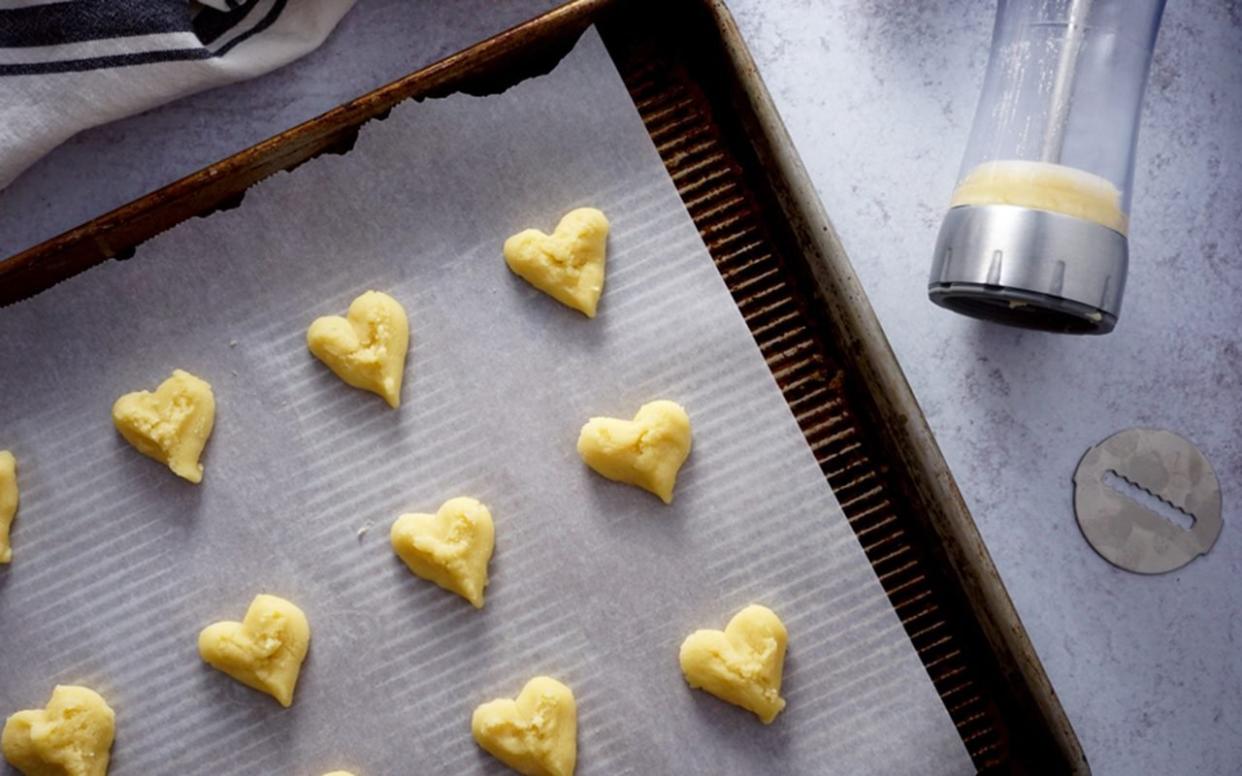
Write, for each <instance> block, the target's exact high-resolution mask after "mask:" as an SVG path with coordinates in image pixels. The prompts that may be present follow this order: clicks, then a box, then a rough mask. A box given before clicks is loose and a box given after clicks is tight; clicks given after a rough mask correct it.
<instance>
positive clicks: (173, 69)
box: [0, 0, 354, 188]
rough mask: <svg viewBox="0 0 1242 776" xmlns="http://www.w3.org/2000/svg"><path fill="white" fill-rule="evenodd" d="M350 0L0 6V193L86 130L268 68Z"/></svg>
mask: <svg viewBox="0 0 1242 776" xmlns="http://www.w3.org/2000/svg"><path fill="white" fill-rule="evenodd" d="M353 4H354V0H202V2H189V0H0V188H3V187H4V186H7V185H8V184H9V183H10V182H11V181H12V180H13V179H14V178H16V177H17V176H18V175H19V174H20V173H21V172H22V171H23V170H25V169H26V168H27V167H29V166H30V165H31V164H33V163H34V162H35V160H37V159H38V158H39V157H41V156H43V155H44V154H46V153H47V152H48V151H50V150H52V149H53V148H55V147H56V146H58V145H60V144H61V143H63V142H64V141H66V140H68V139H69V138H70V137H72V136H73V135H74V134H76V133H77V132H79V131H81V130H83V129H86V128H88V127H93V126H97V125H99V124H104V123H107V122H109V121H114V120H116V119H119V118H122V117H124V116H129V115H132V114H135V113H140V112H142V111H144V110H148V109H150V108H153V107H155V106H156V105H160V104H162V103H165V102H169V101H171V100H175V99H177V98H178V97H183V96H185V95H187V94H192V93H194V92H198V91H202V90H204V89H210V88H211V87H213V86H219V85H221V84H226V83H231V82H233V81H239V80H242V79H246V78H251V77H253V76H256V75H261V74H263V73H266V72H268V71H270V70H274V69H276V68H278V67H280V66H281V65H284V64H286V63H288V62H291V61H293V60H294V59H297V58H298V57H300V56H302V55H303V54H305V53H307V52H309V51H311V50H313V49H314V48H315V47H317V46H318V45H319V44H320V43H322V42H323V41H324V39H325V38H327V36H328V34H329V33H330V32H331V31H332V29H333V28H334V27H335V26H336V23H337V22H338V21H340V19H341V17H342V16H344V15H345V13H346V12H347V11H348V10H349V9H350V8H351V7H352V6H353Z"/></svg>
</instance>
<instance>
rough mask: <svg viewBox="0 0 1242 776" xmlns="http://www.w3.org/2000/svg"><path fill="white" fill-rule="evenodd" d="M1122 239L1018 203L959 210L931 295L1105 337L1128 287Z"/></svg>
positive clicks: (937, 261) (944, 239) (949, 303)
mask: <svg viewBox="0 0 1242 776" xmlns="http://www.w3.org/2000/svg"><path fill="white" fill-rule="evenodd" d="M1128 264H1129V248H1128V241H1127V240H1126V237H1125V235H1122V234H1120V233H1119V232H1115V231H1113V230H1112V229H1109V228H1108V227H1106V226H1101V225H1100V224H1097V223H1095V222H1093V221H1087V220H1084V219H1081V218H1075V217H1073V216H1068V215H1062V214H1060V213H1052V212H1048V211H1045V210H1035V209H1032V208H1027V207H1019V206H1016V205H964V206H960V207H955V208H952V209H951V210H949V211H948V213H947V214H946V215H945V218H944V221H943V223H942V224H941V227H940V236H939V237H938V238H937V240H936V249H935V252H934V254H933V257H932V270H931V276H930V279H929V282H928V286H927V293H928V296H929V297H930V298H931V300H932V301H933V302H935V303H936V304H937V305H940V306H941V307H944V308H947V309H950V310H954V311H956V312H959V313H963V314H965V315H969V316H972V317H975V318H982V319H985V320H990V321H996V322H998V323H1007V324H1011V325H1017V326H1022V327H1025V328H1033V329H1041V330H1044V331H1055V332H1065V333H1081V334H1106V333H1108V332H1110V331H1112V330H1113V327H1114V326H1116V325H1117V316H1118V315H1119V314H1120V313H1121V298H1122V295H1123V293H1124V292H1125V286H1126V268H1127V265H1128Z"/></svg>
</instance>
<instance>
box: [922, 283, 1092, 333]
mask: <svg viewBox="0 0 1242 776" xmlns="http://www.w3.org/2000/svg"><path fill="white" fill-rule="evenodd" d="M927 296H928V297H929V298H930V299H931V300H932V302H933V303H935V304H937V305H939V306H940V307H943V308H945V309H946V310H952V311H953V312H956V313H961V314H962V315H968V316H970V317H971V318H978V319H980V320H984V321H991V322H993V323H1003V324H1005V325H1006V326H1017V327H1019V328H1023V329H1035V330H1037V331H1051V332H1056V333H1058V334H1107V333H1109V332H1110V331H1112V330H1113V327H1114V326H1116V325H1117V316H1115V315H1113V314H1111V313H1107V312H1105V311H1103V310H1101V309H1099V308H1098V307H1092V306H1091V305H1085V304H1082V303H1081V302H1074V301H1071V300H1069V299H1063V298H1061V297H1059V296H1050V295H1048V294H1040V293H1037V292H1034V291H1023V290H1021V289H1017V288H1006V287H1004V286H989V285H984V284H981V283H932V284H931V285H929V286H928V287H927Z"/></svg>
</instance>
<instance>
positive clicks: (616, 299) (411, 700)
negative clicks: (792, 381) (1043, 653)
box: [0, 30, 973, 776]
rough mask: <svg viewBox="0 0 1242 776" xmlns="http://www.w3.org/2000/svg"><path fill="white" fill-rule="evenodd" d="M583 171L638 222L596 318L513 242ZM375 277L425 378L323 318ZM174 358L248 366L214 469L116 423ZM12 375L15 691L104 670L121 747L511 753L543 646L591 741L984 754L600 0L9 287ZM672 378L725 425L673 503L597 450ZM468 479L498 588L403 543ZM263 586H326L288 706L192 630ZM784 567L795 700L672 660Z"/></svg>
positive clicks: (892, 755)
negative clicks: (723, 264)
mask: <svg viewBox="0 0 1242 776" xmlns="http://www.w3.org/2000/svg"><path fill="white" fill-rule="evenodd" d="M583 205H591V206H595V207H599V208H601V209H602V210H604V212H605V213H607V214H608V216H609V218H610V219H611V221H612V234H611V236H610V240H609V258H608V277H607V281H606V286H605V292H604V296H603V299H602V301H601V305H600V314H599V316H598V317H597V318H596V319H595V320H587V319H585V318H583V317H582V316H580V315H579V314H578V313H575V312H573V311H571V310H568V309H567V308H564V307H562V306H560V305H558V304H557V303H556V302H554V301H553V300H551V299H550V298H549V297H547V296H545V295H543V294H541V293H539V292H537V291H535V290H534V289H533V288H531V287H530V286H528V285H526V284H525V283H523V282H522V281H520V280H518V279H517V278H515V277H514V276H512V275H511V274H510V273H509V272H508V270H507V269H506V268H505V266H504V263H503V261H502V259H501V256H500V245H501V243H502V242H503V240H504V239H505V237H507V236H508V235H510V234H512V233H514V232H516V231H518V230H520V229H522V228H525V227H528V226H537V227H539V228H542V229H545V230H550V229H551V228H552V227H553V226H554V225H555V222H556V220H557V219H558V218H559V217H560V215H561V214H563V213H564V212H566V211H568V210H569V209H571V208H573V207H577V206H583ZM370 288H375V289H380V290H384V291H386V292H388V293H391V294H392V295H393V296H395V297H396V298H397V299H399V300H400V301H401V302H402V303H403V304H404V305H405V308H406V310H407V312H408V314H409V317H410V323H411V334H412V345H411V351H410V355H409V361H408V365H407V371H406V383H405V387H404V390H403V401H404V403H403V406H402V408H401V409H400V410H399V411H395V412H394V411H391V410H389V409H387V408H386V406H385V405H384V404H383V402H382V400H380V399H379V398H378V397H376V396H374V395H371V394H367V393H364V392H360V391H357V390H354V389H351V388H348V387H347V386H345V385H344V384H343V383H342V382H340V381H339V380H338V379H337V378H335V377H334V376H333V375H332V374H331V373H330V372H328V370H327V369H326V368H324V367H323V366H322V365H321V364H320V363H318V362H317V361H315V360H314V359H313V358H312V357H310V355H309V354H308V353H307V352H306V348H305V330H306V326H307V325H308V324H309V323H310V321H311V320H312V319H314V318H315V317H316V316H319V315H323V314H330V313H336V314H342V313H343V312H344V310H345V308H346V307H347V306H348V304H349V302H350V300H351V299H352V298H353V297H354V296H355V295H357V294H359V293H361V292H362V291H365V290H367V289H370ZM174 367H177V368H183V369H187V370H189V371H191V372H193V373H195V374H197V375H199V376H201V377H203V378H205V379H207V380H208V381H210V382H211V383H212V385H213V387H214V389H215V394H216V399H217V405H218V406H217V419H216V430H215V433H214V435H213V437H212V440H211V442H210V443H209V445H208V448H207V451H206V454H205V458H204V460H205V464H206V467H207V471H206V477H205V479H204V482H203V484H202V485H201V486H199V487H194V486H191V485H189V484H187V483H184V482H182V481H181V480H179V479H177V478H175V477H174V476H173V475H172V474H171V473H170V472H168V471H167V470H166V469H163V468H162V467H161V466H159V465H158V464H156V463H155V462H153V461H150V460H148V459H145V458H142V457H141V456H139V455H137V454H136V453H135V451H133V450H132V449H130V448H129V447H128V446H127V445H126V444H125V443H124V442H123V441H122V440H121V439H120V438H119V436H118V435H117V434H116V433H115V432H114V430H113V429H112V427H111V423H110V421H109V407H110V406H111V403H112V401H113V400H114V399H115V398H116V397H117V396H118V395H120V394H121V393H124V392H126V391H129V390H135V389H138V388H152V387H154V386H155V385H156V384H157V383H158V382H159V381H160V380H162V379H163V378H164V377H166V376H167V374H168V373H169V372H170V371H171V370H172V369H173V368H174ZM0 397H2V398H0V447H7V448H9V449H12V450H13V451H14V452H15V454H16V455H17V456H18V459H19V478H20V483H21V486H22V507H21V511H20V512H19V515H18V519H17V522H16V523H15V525H14V531H13V541H14V562H13V564H12V565H11V566H10V567H8V568H5V569H0V713H3V714H8V713H11V712H12V711H15V710H17V709H19V708H28V707H33V706H37V705H42V704H43V703H44V702H45V701H46V699H47V696H48V694H49V692H50V690H51V687H52V685H53V684H54V683H57V682H71V683H82V684H86V685H88V686H91V687H93V688H95V689H97V690H99V691H100V692H101V693H103V694H104V696H105V697H106V698H107V699H108V700H109V702H110V703H111V705H112V706H113V707H114V708H115V709H116V711H117V720H118V733H117V742H116V746H115V748H114V766H113V769H112V773H113V774H117V775H118V776H124V775H125V774H164V773H176V774H198V773H202V774H208V773H210V774H220V773H252V774H253V773H288V774H318V773H322V772H325V771H328V770H331V769H333V768H339V767H344V768H348V769H350V770H353V771H354V772H356V773H358V774H359V776H368V775H371V776H375V775H376V774H401V773H427V772H432V773H451V774H462V773H487V774H499V773H504V772H506V771H505V770H504V769H503V767H502V766H500V765H499V764H497V763H496V762H495V761H493V760H492V759H491V758H490V757H488V756H487V755H485V754H484V753H482V752H481V750H479V749H478V748H477V747H476V746H475V745H474V743H473V741H472V739H471V737H470V734H469V719H470V713H471V710H472V709H473V708H474V706H475V705H477V704H478V703H480V702H482V701H485V700H489V699H491V698H494V697H498V696H502V695H508V696H512V695H514V694H516V693H517V691H518V690H519V689H520V688H521V686H522V684H523V683H524V682H525V680H526V679H528V678H530V677H531V676H534V675H536V674H541V673H546V674H549V675H551V676H554V677H557V678H559V679H561V680H562V681H564V682H566V683H567V684H568V685H569V686H570V687H572V688H573V690H574V692H575V694H576V696H577V698H578V702H579V715H580V716H579V724H580V730H579V747H580V750H579V768H578V773H580V774H662V773H670V774H671V773H677V774H682V773H710V774H739V775H741V774H746V775H747V776H750V775H753V774H768V773H773V774H775V773H780V774H810V773H816V774H818V773H829V772H831V773H848V774H862V773H877V774H906V773H908V774H938V773H945V774H950V773H954V774H956V773H968V772H972V771H973V767H972V766H971V764H970V761H969V758H968V756H967V754H966V751H965V749H964V747H963V746H962V744H961V742H960V740H959V738H958V736H957V733H956V731H955V729H954V727H953V725H952V723H951V721H950V719H949V716H948V714H947V713H946V712H945V710H944V708H943V706H942V704H941V702H940V700H939V698H938V697H937V695H936V692H935V689H934V688H933V686H932V685H931V683H930V681H929V680H928V678H927V675H926V673H925V671H924V669H923V667H922V665H921V664H920V663H919V660H918V658H917V656H916V654H915V652H914V650H913V649H912V647H911V645H910V644H909V641H908V640H907V638H906V636H905V633H904V631H903V630H902V627H901V625H900V623H899V621H898V619H897V617H896V615H895V614H894V612H893V611H892V609H891V607H890V605H889V604H888V601H887V598H886V597H885V595H884V593H883V590H882V589H881V587H880V585H879V583H878V582H877V580H876V579H875V576H874V573H873V572H872V570H871V568H870V566H869V565H868V563H867V561H866V558H865V557H864V555H863V553H862V551H861V548H860V547H859V545H858V543H857V540H856V539H855V537H854V535H853V533H852V531H851V529H850V528H849V525H848V524H847V522H846V521H845V519H844V517H843V515H842V513H841V510H840V508H839V506H838V505H837V503H836V501H835V499H834V498H833V495H832V493H831V491H830V489H829V488H828V486H827V484H826V482H825V480H824V478H823V476H822V474H821V473H820V471H819V468H818V466H817V465H816V463H815V460H814V458H813V456H812V454H811V451H810V449H809V448H808V447H807V445H806V443H805V441H804V439H803V437H802V435H801V432H800V431H799V429H798V427H797V425H796V423H795V421H794V419H793V417H792V415H791V414H790V412H789V409H788V407H787V405H786V404H785V402H784V400H783V398H782V396H781V394H780V392H779V389H778V388H777V386H776V384H775V383H774V381H773V379H772V377H771V375H770V373H769V371H768V369H767V367H766V365H765V364H764V362H763V359H762V357H761V355H760V353H759V351H758V349H757V348H756V347H755V345H754V343H753V340H752V339H751V336H750V333H749V331H748V330H747V328H746V325H745V322H744V321H743V320H742V318H741V316H740V315H739V313H738V311H737V309H736V307H735V306H734V304H733V302H732V300H731V298H730V296H729V293H728V291H727V289H726V288H725V286H724V284H723V282H722V281H721V279H720V277H719V275H718V274H717V272H716V270H715V268H714V267H713V265H712V263H711V260H710V257H709V256H708V255H707V253H706V251H705V249H704V247H703V244H702V242H701V240H700V237H699V235H698V233H697V231H696V230H695V227H694V225H693V223H692V222H691V220H690V218H689V216H688V215H687V213H686V212H685V210H684V208H683V207H682V204H681V202H680V199H679V198H678V195H677V193H676V190H675V189H674V187H673V185H672V182H671V181H670V179H669V178H668V175H667V173H666V172H665V170H664V167H663V165H662V163H661V162H660V159H659V157H658V155H657V154H656V152H655V149H654V148H653V146H652V145H651V141H650V139H649V137H648V136H647V134H646V132H645V130H644V128H643V125H642V123H641V120H640V119H639V117H638V115H637V113H636V111H635V109H634V107H633V104H632V102H631V101H630V99H629V97H628V94H627V93H626V91H625V88H624V86H623V84H622V83H621V81H620V79H619V77H618V76H617V73H616V71H615V69H614V67H613V65H612V63H611V61H610V60H609V59H608V56H607V53H606V52H605V50H604V48H603V45H602V43H601V42H600V40H599V38H598V36H597V35H596V33H595V32H594V31H593V30H591V31H588V32H587V33H586V34H585V35H584V37H583V39H582V40H581V41H580V42H579V44H578V46H577V47H576V48H575V50H574V51H573V52H572V53H571V54H570V55H569V56H568V57H567V58H566V59H565V60H564V61H563V62H562V63H561V64H560V65H559V66H558V67H557V68H556V70H555V71H553V72H552V73H551V74H549V75H547V76H544V77H541V78H538V79H532V80H529V81H526V82H524V83H521V84H519V85H517V86H515V87H513V88H511V89H509V90H508V91H506V92H505V93H504V94H502V95H496V96H490V97H483V98H479V97H471V96H464V95H459V96H453V97H449V98H446V99H441V100H433V101H428V102H424V103H416V104H406V105H402V106H399V107H397V108H396V109H394V110H393V112H392V115H391V116H390V117H389V118H388V119H387V120H385V121H383V122H373V123H372V124H370V125H368V126H367V127H366V128H364V130H363V132H362V135H361V137H360V139H359V141H358V143H357V145H356V147H355V148H354V150H353V151H352V152H350V153H349V154H347V155H345V156H329V157H323V158H320V159H318V160H315V161H313V162H311V163H309V164H307V165H304V166H303V167H301V168H299V169H297V170H295V171H294V172H292V173H282V174H280V175H277V176H276V177H274V178H273V179H271V180H269V181H266V182H264V183H262V184H260V185H259V186H257V187H256V188H254V189H252V190H250V191H249V192H248V193H247V195H246V198H245V201H244V203H243V205H242V207H240V208H238V209H236V210H232V211H228V212H224V213H219V214H215V215H213V216H210V217H208V218H205V219H194V220H191V221H189V222H187V223H185V224H182V225H181V226H179V227H177V228H175V229H173V230H172V231H170V232H168V233H166V234H164V235H162V236H160V237H159V238H156V239H154V240H152V241H150V242H148V243H147V244H145V245H143V246H142V247H141V248H140V249H139V251H138V254H137V257H136V258H135V259H132V260H129V261H126V262H120V263H118V262H111V263H109V264H107V265H104V266H101V267H99V268H96V269H94V270H91V271H90V272H88V273H86V274H85V275H82V276H79V277H77V278H74V279H71V280H69V281H67V282H65V283H63V284H61V285H60V286H57V287H56V288H53V289H52V290H50V291H48V292H45V293H44V294H42V295H40V296H38V297H36V298H35V299H33V300H30V301H28V302H25V303H22V304H19V305H17V306H15V307H11V308H8V309H3V310H0ZM655 398H670V399H674V400H676V401H678V402H680V403H681V404H683V405H684V406H685V407H686V408H687V410H688V411H689V413H690V416H691V418H692V420H693V424H694V434H695V441H694V451H693V453H692V455H691V457H690V459H689V461H688V462H687V464H686V466H685V467H684V469H683V470H682V475H681V479H680V481H679V483H678V488H677V495H676V500H675V502H674V504H673V505H672V506H671V507H665V506H664V505H662V504H661V503H660V502H659V501H658V500H656V499H655V498H654V497H652V496H650V495H648V494H646V493H644V492H642V491H639V490H637V489H634V488H630V487H626V486H622V485H618V484H615V483H611V482H607V481H605V480H603V479H601V478H599V477H598V476H596V475H594V474H592V473H590V472H589V471H588V470H587V469H586V467H585V466H583V465H582V463H581V461H580V460H579V459H578V457H577V455H576V452H575V449H574V443H575V440H576V437H577V431H578V428H579V427H580V426H581V424H582V423H583V422H584V421H585V419H586V418H588V417H589V416H592V415H601V414H606V415H614V416H627V417H628V416H630V415H632V414H633V412H634V411H635V410H636V409H637V408H638V406H639V405H640V404H642V403H643V402H646V401H649V400H652V399H655ZM456 495H471V496H474V497H476V498H479V499H480V500H482V501H483V502H484V503H486V504H488V505H489V506H490V507H491V510H492V512H493V515H494V517H495V521H496V532H497V539H496V552H495V556H494V558H493V561H492V566H491V574H492V576H491V586H490V587H489V588H488V597H487V606H486V608H485V609H484V610H483V611H481V612H476V611H475V610H473V609H472V608H471V607H470V606H469V605H468V604H466V603H465V602H464V601H462V600H461V599H459V598H457V597H456V596H453V595H451V594H449V593H446V592H444V591H442V590H440V589H439V588H437V587H435V586H434V585H431V584H429V583H427V582H425V581H422V580H419V579H417V578H415V577H413V576H412V575H410V574H409V572H408V571H406V570H405V568H404V566H403V565H402V564H401V563H400V561H399V560H397V558H396V557H395V556H394V555H393V553H392V552H391V550H390V548H389V544H388V527H389V525H390V524H391V522H392V520H393V519H394V518H395V517H396V516H397V515H398V514H400V513H402V512H406V511H434V509H435V508H436V507H437V506H438V505H439V504H440V503H441V502H442V501H444V500H445V499H447V498H450V497H452V496H456ZM260 592H266V593H273V594H276V595H281V596H284V597H287V598H289V599H290V600H292V601H294V602H295V603H297V604H298V605H299V606H301V607H302V608H303V610H304V611H306V613H307V616H308V618H309V619H310V622H311V628H312V641H311V651H310V656H309V658H308V659H307V662H306V664H305V666H304V668H303V672H302V678H301V681H300V683H299V686H298V690H297V699H296V702H295V704H294V706H293V708H292V709H289V710H282V709H281V708H280V707H279V706H277V705H276V704H275V703H274V702H273V701H272V700H271V699H270V698H268V697H266V696H263V695H260V694H258V693H255V692H254V691H251V690H248V689H246V688H244V687H242V686H241V685H239V684H237V683H236V682H234V681H232V680H230V679H228V678H227V677H225V676H224V675H222V674H220V673H218V672H216V671H213V670H211V669H209V668H207V667H206V666H204V665H203V664H202V663H201V662H200V661H199V659H198V656H197V652H196V646H195V645H196V635H197V633H198V631H199V629H201V628H202V627H203V626H204V625H206V624H207V623H210V622H213V621H216V620H220V619H239V618H240V617H241V615H242V614H243V613H244V611H245V608H246V606H247V604H248V603H249V601H250V599H251V597H253V596H254V595H255V594H256V593H260ZM751 602H760V603H763V604H766V605H768V606H770V607H771V608H773V609H774V610H775V611H777V612H778V613H779V614H780V615H781V616H782V618H783V619H784V621H785V623H786V625H787V626H788V629H789V632H790V648H789V655H788V659H787V663H786V674H785V685H784V694H785V697H786V698H787V700H788V704H789V705H788V707H787V709H786V710H785V712H784V713H783V714H782V715H781V716H780V717H779V718H778V720H777V722H776V723H775V724H773V725H772V726H770V727H764V726H762V725H760V724H758V723H757V721H756V720H755V719H754V718H753V717H752V716H751V715H750V714H748V713H746V712H744V711H741V710H739V709H735V708H733V707H731V706H727V705H726V704H723V703H722V702H720V701H717V700H716V699H714V698H711V697H709V696H707V695H705V694H703V693H701V692H692V691H690V690H688V689H687V688H686V686H685V684H684V682H683V680H682V678H681V675H680V671H679V668H678V664H677V650H678V646H679V645H680V643H681V640H682V639H683V638H684V637H685V636H686V635H687V634H688V633H690V632H691V631H693V630H695V629H696V628H701V627H717V628H718V627H723V625H724V623H725V622H726V621H727V620H728V618H729V617H730V616H731V615H732V614H733V613H734V612H736V611H737V610H738V609H740V608H742V607H743V606H744V605H746V604H748V603H751Z"/></svg>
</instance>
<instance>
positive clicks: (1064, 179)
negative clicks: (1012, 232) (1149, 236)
mask: <svg viewBox="0 0 1242 776" xmlns="http://www.w3.org/2000/svg"><path fill="white" fill-rule="evenodd" d="M958 205H1021V206H1022V207H1029V208H1035V209H1036V210H1049V211H1052V212H1053V213H1063V214H1065V215H1067V216H1074V217H1075V218H1083V219H1086V220H1088V221H1094V222H1095V223H1097V224H1101V225H1103V226H1107V227H1108V228H1109V229H1112V230H1113V231H1116V232H1121V233H1122V234H1125V233H1126V230H1127V228H1128V226H1129V224H1128V223H1127V219H1126V215H1125V213H1123V212H1122V211H1121V192H1120V191H1119V190H1118V189H1117V187H1116V186H1114V185H1113V184H1112V182H1111V181H1109V180H1107V179H1105V178H1101V177H1100V176H1098V175H1092V174H1091V173H1089V172H1086V171H1085V170H1079V169H1077V168H1075V167H1067V166H1065V165H1063V164H1051V163H1049V162H1029V161H1022V160H1019V159H1010V160H1002V161H996V162H985V163H983V164H981V165H979V166H978V167H976V168H974V169H973V170H971V171H970V172H969V173H967V174H966V177H964V178H962V180H961V181H960V182H959V183H958V184H957V189H956V190H955V191H954V192H953V200H952V202H951V203H950V206H951V207H957V206H958Z"/></svg>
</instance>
